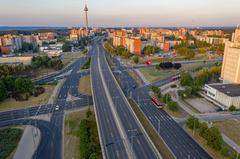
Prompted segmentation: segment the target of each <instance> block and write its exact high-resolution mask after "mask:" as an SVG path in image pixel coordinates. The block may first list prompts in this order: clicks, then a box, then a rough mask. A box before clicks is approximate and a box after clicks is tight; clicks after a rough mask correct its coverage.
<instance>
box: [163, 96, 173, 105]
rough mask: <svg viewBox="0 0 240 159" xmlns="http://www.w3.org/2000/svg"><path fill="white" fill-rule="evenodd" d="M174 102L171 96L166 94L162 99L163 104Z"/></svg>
mask: <svg viewBox="0 0 240 159" xmlns="http://www.w3.org/2000/svg"><path fill="white" fill-rule="evenodd" d="M171 101H172V98H171V96H170V95H169V94H165V95H164V96H163V97H162V102H163V103H166V104H167V103H168V102H171Z"/></svg>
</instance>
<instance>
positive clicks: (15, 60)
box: [0, 56, 33, 65]
mask: <svg viewBox="0 0 240 159" xmlns="http://www.w3.org/2000/svg"><path fill="white" fill-rule="evenodd" d="M32 58H33V56H11V57H0V64H7V65H15V64H23V65H30V64H31V62H32Z"/></svg>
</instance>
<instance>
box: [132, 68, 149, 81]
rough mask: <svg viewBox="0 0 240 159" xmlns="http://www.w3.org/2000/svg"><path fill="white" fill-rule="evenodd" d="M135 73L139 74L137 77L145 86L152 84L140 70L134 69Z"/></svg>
mask: <svg viewBox="0 0 240 159" xmlns="http://www.w3.org/2000/svg"><path fill="white" fill-rule="evenodd" d="M134 71H135V72H136V73H137V75H138V76H139V77H140V79H141V80H142V81H143V82H144V84H145V85H149V84H150V82H149V81H148V80H147V79H146V78H145V77H144V75H143V74H142V72H140V71H139V70H138V69H134Z"/></svg>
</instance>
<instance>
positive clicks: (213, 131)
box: [186, 116, 239, 159]
mask: <svg viewBox="0 0 240 159" xmlns="http://www.w3.org/2000/svg"><path fill="white" fill-rule="evenodd" d="M186 126H187V127H188V128H189V129H191V130H193V131H194V132H195V133H198V135H199V136H201V137H202V138H204V139H205V140H206V142H207V145H208V146H210V147H211V148H212V149H214V150H216V151H219V152H220V153H221V154H222V155H223V156H224V157H226V158H230V159H236V158H237V153H236V152H235V151H234V150H233V149H231V148H230V147H229V146H228V145H226V144H225V143H224V141H223V138H222V135H221V132H220V131H219V129H218V128H216V127H211V128H209V127H208V124H207V123H206V122H200V121H199V119H198V118H195V117H193V116H191V117H189V118H188V120H187V122H186ZM237 159H239V158H237Z"/></svg>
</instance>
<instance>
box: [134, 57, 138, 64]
mask: <svg viewBox="0 0 240 159" xmlns="http://www.w3.org/2000/svg"><path fill="white" fill-rule="evenodd" d="M133 61H134V63H135V64H138V63H139V57H137V56H134V57H133Z"/></svg>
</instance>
